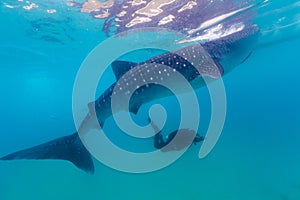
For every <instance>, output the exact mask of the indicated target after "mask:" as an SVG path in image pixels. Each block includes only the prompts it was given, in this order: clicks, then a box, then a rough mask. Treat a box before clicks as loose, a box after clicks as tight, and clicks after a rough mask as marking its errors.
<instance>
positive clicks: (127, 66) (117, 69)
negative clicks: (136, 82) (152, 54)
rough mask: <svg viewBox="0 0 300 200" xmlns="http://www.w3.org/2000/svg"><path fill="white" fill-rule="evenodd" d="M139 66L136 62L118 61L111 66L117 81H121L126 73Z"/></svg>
mask: <svg viewBox="0 0 300 200" xmlns="http://www.w3.org/2000/svg"><path fill="white" fill-rule="evenodd" d="M137 65H138V64H137V63H134V62H128V61H122V60H117V61H114V62H113V63H112V64H111V66H112V70H113V72H114V74H115V77H116V79H117V80H119V79H120V78H121V77H122V76H123V75H124V74H125V73H126V72H128V71H129V70H131V69H132V68H134V67H136V66H137Z"/></svg>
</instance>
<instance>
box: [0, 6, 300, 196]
mask: <svg viewBox="0 0 300 200" xmlns="http://www.w3.org/2000/svg"><path fill="white" fill-rule="evenodd" d="M295 2H296V1H289V2H287V1H286V2H285V3H284V4H285V5H294V4H293V3H295ZM13 3H14V2H6V4H5V3H3V4H2V5H1V14H0V15H1V17H0V21H1V26H2V27H3V28H2V29H1V33H0V34H1V39H0V40H1V43H0V49H1V51H0V58H1V63H2V64H1V67H0V72H1V73H0V81H1V84H0V89H1V104H0V108H1V109H0V110H1V113H0V119H1V133H0V156H2V155H6V154H8V153H11V152H14V151H17V150H20V149H24V148H27V147H31V146H33V145H37V144H40V143H43V142H47V141H49V140H51V139H54V138H57V137H62V136H65V135H68V134H71V133H73V132H74V130H75V126H74V122H73V118H72V90H73V83H74V80H75V77H76V74H77V71H78V69H79V67H80V65H81V63H82V61H83V60H84V58H85V57H86V56H87V55H88V53H89V52H90V51H91V50H92V49H93V48H94V47H95V46H96V45H97V44H98V43H99V42H101V41H103V40H104V39H106V36H105V34H104V33H103V31H102V30H101V26H102V25H101V23H102V22H101V20H97V19H93V18H91V17H90V16H88V15H84V14H82V13H79V12H77V11H76V9H75V8H74V9H73V8H69V9H68V10H64V9H65V7H64V5H65V2H61V3H54V2H53V3H52V2H50V3H52V4H50V5H51V6H52V8H53V9H54V8H55V9H57V10H58V11H60V10H64V12H57V13H56V14H57V15H55V13H54V15H50V13H49V14H47V15H45V13H42V12H41V10H26V9H12V8H9V7H7V5H8V4H9V5H14V4H13ZM15 4H16V3H15ZM47 5H48V4H47ZM278 5H280V3H277V4H276V7H280V6H278ZM296 5H297V4H296ZM294 6H295V5H294ZM298 7H299V6H298ZM40 8H42V5H40ZM273 9H274V8H273V7H272V6H270V7H268V6H266V8H265V10H264V12H267V11H272V10H273ZM75 11H76V12H75ZM284 14H285V15H284V16H285V17H286V18H289V17H290V18H289V19H293V20H294V21H297V19H299V16H298V18H297V15H295V13H294V12H293V9H290V10H287V11H286V12H284ZM289 14H290V15H289ZM273 22H274V21H272V20H270V21H263V20H262V21H261V22H260V23H261V25H262V26H263V27H265V26H267V25H269V24H271V23H273ZM299 28H300V27H299V25H297V23H296V24H295V25H293V26H291V29H289V30H288V31H286V30H284V31H283V30H282V29H279V28H278V35H277V36H276V35H275V36H273V37H271V36H270V37H267V38H262V40H261V41H259V42H260V44H261V45H260V46H259V47H258V48H257V49H256V50H254V51H253V53H252V55H251V56H250V57H249V59H247V61H246V62H244V63H242V64H241V65H239V66H238V67H236V68H235V69H234V70H233V71H232V72H230V73H229V74H227V75H226V76H224V78H223V81H224V84H225V87H226V95H227V115H226V121H225V126H224V129H223V132H222V135H221V138H220V140H219V141H218V143H217V145H216V146H215V148H214V149H213V151H212V152H211V153H210V154H209V155H208V156H207V157H206V158H205V159H199V158H198V151H199V148H200V145H198V146H192V147H191V148H190V149H188V151H187V152H186V153H185V154H184V155H183V156H182V157H181V158H180V159H179V160H177V161H176V162H175V163H174V164H172V165H171V166H169V167H167V168H165V169H162V170H159V171H156V172H152V173H147V174H127V173H122V172H118V171H116V170H113V169H110V168H108V167H106V166H104V165H103V164H101V163H99V162H95V165H96V173H95V174H94V175H89V174H86V173H84V172H82V171H80V170H78V169H77V168H75V167H74V166H73V165H71V164H70V163H69V162H66V161H53V160H47V161H27V160H26V161H5V162H4V161H1V162H0V177H1V178H0V199H1V200H2V199H3V200H19V199H83V198H85V199H176V200H177V199H233V200H234V199H245V200H247V199H249V200H250V199H263V200H265V199H267V200H268V199H270V200H271V199H272V200H274V199H278V200H286V199H291V200H294V199H295V200H297V199H300V171H299V169H300V156H299V152H300V146H299V142H300V136H299V133H300V128H299V122H300V117H299V112H300V103H299V102H300V95H299V91H300V79H299V73H298V71H297V70H298V68H299V63H298V57H299V51H298V48H297V47H299V46H300V39H297V36H298V35H300V33H299ZM282 31H283V32H282ZM289 34H290V35H289ZM270 41H271V42H270ZM272 41H274V42H272ZM112 48H118V47H117V46H116V47H112ZM109 81H111V80H107V82H109ZM104 84H107V85H108V84H109V83H104ZM206 92H207V91H206V89H205V88H202V89H200V90H199V91H198V92H197V94H198V96H199V98H201V95H204V96H205V95H207V94H206ZM167 101H168V100H167ZM170 101H171V102H173V101H172V100H170ZM203 102H204V103H203V104H204V105H203V106H202V104H201V106H202V107H203V108H201V112H202V113H201V114H203V120H204V124H205V122H206V121H205V120H207V116H206V115H207V114H206V111H207V112H208V111H209V109H208V108H207V107H206V105H209V102H207V99H203ZM200 129H201V130H204V129H205V128H202V127H200Z"/></svg>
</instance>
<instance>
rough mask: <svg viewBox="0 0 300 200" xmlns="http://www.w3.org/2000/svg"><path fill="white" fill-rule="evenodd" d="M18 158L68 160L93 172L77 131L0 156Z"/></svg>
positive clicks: (10, 158) (89, 156)
mask: <svg viewBox="0 0 300 200" xmlns="http://www.w3.org/2000/svg"><path fill="white" fill-rule="evenodd" d="M20 159H37V160H38V159H59V160H68V161H70V162H72V163H73V164H74V165H76V167H78V168H79V169H82V170H84V171H85V172H88V173H91V174H93V173H94V171H95V169H94V163H93V160H92V158H91V155H90V153H89V152H88V151H87V150H86V148H85V147H84V146H83V144H82V142H81V140H80V138H79V136H78V134H77V133H74V134H72V135H69V136H65V137H61V138H58V139H55V140H52V141H50V142H46V143H44V144H41V145H38V146H35V147H31V148H28V149H25V150H21V151H17V152H15V153H12V154H9V155H7V156H4V157H2V158H0V160H20Z"/></svg>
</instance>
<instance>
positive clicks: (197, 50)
mask: <svg viewBox="0 0 300 200" xmlns="http://www.w3.org/2000/svg"><path fill="white" fill-rule="evenodd" d="M248 20H249V19H248V18H247V19H246V21H248ZM247 24H248V23H247ZM257 32H258V29H257V27H256V26H255V25H253V24H251V25H249V26H247V27H245V28H244V29H243V30H241V31H237V32H236V33H234V34H230V35H228V36H226V37H222V38H219V39H215V40H211V41H207V42H205V43H203V44H202V45H201V46H200V45H193V46H188V47H185V48H182V49H179V50H176V51H174V52H166V53H164V54H161V55H158V56H155V57H153V58H150V59H148V60H146V61H144V62H142V63H132V62H128V61H115V62H113V63H112V69H113V72H114V74H115V77H116V80H117V81H118V80H119V79H120V78H121V77H122V76H123V75H124V74H126V72H128V71H130V73H131V76H130V79H126V80H125V81H124V80H123V81H122V82H120V83H119V84H117V83H114V84H112V85H111V86H110V87H109V88H108V89H107V90H106V91H105V92H104V93H103V94H102V95H101V96H100V97H99V98H98V99H97V100H96V101H94V102H91V103H89V105H88V106H89V108H90V109H89V113H88V114H87V116H86V118H85V119H84V120H83V122H82V123H81V125H80V127H79V131H78V132H80V133H85V132H87V131H88V130H89V129H91V128H93V127H95V125H96V123H98V122H99V123H100V125H101V126H103V125H104V123H105V120H106V119H107V118H108V117H109V116H111V115H112V110H111V97H112V95H113V94H114V93H113V92H115V91H120V92H124V91H127V90H128V89H132V84H133V83H134V80H135V79H141V78H146V79H148V78H151V79H152V78H154V79H157V80H160V81H164V80H166V81H167V80H170V78H172V72H173V71H174V72H175V71H176V72H179V73H181V74H182V75H183V76H184V78H185V79H186V80H187V81H189V82H190V83H191V85H192V87H193V88H194V89H197V88H199V87H201V86H202V85H203V82H202V81H201V80H202V79H201V77H203V76H207V77H210V78H211V79H216V78H219V77H220V76H222V75H223V74H225V73H227V72H228V71H229V70H228V69H225V68H224V66H223V65H222V61H223V60H224V58H225V57H226V56H227V54H230V53H231V51H233V50H236V49H237V48H239V44H240V41H242V40H244V39H247V38H250V37H251V36H253V35H256V33H257ZM204 54H205V56H204ZM207 56H209V58H208V57H207ZM244 56H245V55H244ZM244 59H245V58H240V62H241V61H243V60H244ZM155 64H162V65H166V66H168V67H170V69H171V70H170V71H167V70H166V71H156V70H155ZM140 66H143V67H142V68H140ZM148 66H149V67H148ZM175 84H176V83H175ZM178 87H180V86H178ZM169 95H172V94H171V93H170V91H168V90H165V89H163V88H162V87H161V86H159V85H156V84H150V85H144V86H141V87H139V88H137V89H136V90H135V91H134V93H133V96H132V99H133V100H132V101H130V105H129V111H130V112H132V113H137V111H138V110H139V108H140V106H142V105H143V104H145V103H147V102H151V101H153V100H155V99H159V98H162V97H166V96H169ZM92 108H94V109H92ZM94 111H96V112H94ZM0 159H1V160H14V159H63V160H68V161H71V162H72V163H73V164H75V165H76V166H77V167H78V168H80V169H82V170H84V171H86V172H89V173H93V172H94V164H93V160H92V158H91V155H90V153H89V152H88V151H87V149H86V148H85V147H84V145H83V144H82V142H81V140H80V138H79V136H78V134H77V132H75V133H74V134H72V135H69V136H65V137H62V138H58V139H55V140H53V141H50V142H47V143H45V144H41V145H38V146H35V147H32V148H29V149H25V150H22V151H18V152H15V153H12V154H9V155H7V156H4V157H2V158H0Z"/></svg>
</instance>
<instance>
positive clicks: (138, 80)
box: [89, 45, 224, 126]
mask: <svg viewBox="0 0 300 200" xmlns="http://www.w3.org/2000/svg"><path fill="white" fill-rule="evenodd" d="M163 66H167V68H164V67H163ZM112 68H113V71H114V74H115V76H116V79H117V82H115V83H114V84H112V85H111V86H110V87H109V88H108V89H107V90H106V91H105V92H104V93H103V94H102V95H101V96H100V97H99V98H98V99H97V100H96V101H95V102H92V103H90V104H89V107H90V110H91V112H92V110H93V107H92V106H94V107H95V110H96V113H97V118H98V121H99V123H100V124H101V126H103V125H104V123H105V120H106V119H107V118H108V117H109V116H110V115H112V113H111V108H110V107H111V98H112V96H113V95H116V96H122V95H130V94H131V93H133V95H132V101H131V102H130V105H129V108H130V109H129V111H130V112H132V113H137V111H138V109H139V108H140V106H141V105H143V104H145V103H148V102H151V101H153V100H155V99H159V98H163V97H166V96H170V95H172V93H171V92H170V91H169V90H166V89H165V88H164V87H162V86H160V85H159V84H158V83H159V82H163V81H172V82H173V83H174V84H176V80H172V77H173V73H176V72H179V73H180V74H181V75H183V76H184V78H185V79H186V80H187V81H188V82H190V83H192V84H193V85H192V86H194V89H197V88H199V87H201V86H203V81H202V79H201V78H200V77H203V76H206V77H210V78H213V79H216V78H219V77H220V76H222V75H223V73H224V70H223V68H222V67H221V66H220V65H219V64H217V63H216V62H215V61H214V60H212V59H211V58H210V56H209V55H208V54H207V53H206V52H205V50H204V49H203V48H202V47H201V45H193V46H189V47H185V48H183V49H180V50H177V51H174V52H168V53H164V54H162V55H159V56H156V57H153V58H151V59H149V60H146V61H145V62H142V63H138V64H137V63H132V62H126V61H115V62H113V63H112ZM126 73H127V74H126ZM123 75H124V77H123V78H122V79H120V78H121V77H122V76H123ZM198 78H200V79H198ZM197 79H198V82H201V81H202V82H201V83H202V84H197V83H198V82H197ZM149 82H151V84H147V83H149ZM176 87H178V88H180V84H179V85H176ZM182 92H185V91H182ZM118 93H121V95H120V94H118ZM154 94H155V95H154Z"/></svg>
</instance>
